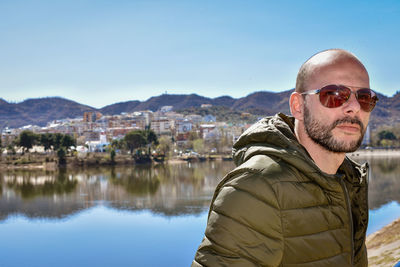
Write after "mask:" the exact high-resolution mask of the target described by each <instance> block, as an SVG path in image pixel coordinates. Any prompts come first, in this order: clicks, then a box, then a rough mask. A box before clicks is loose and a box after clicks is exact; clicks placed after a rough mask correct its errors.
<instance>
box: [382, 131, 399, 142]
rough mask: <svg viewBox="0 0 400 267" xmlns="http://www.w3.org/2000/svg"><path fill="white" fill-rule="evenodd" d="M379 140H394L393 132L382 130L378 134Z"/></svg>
mask: <svg viewBox="0 0 400 267" xmlns="http://www.w3.org/2000/svg"><path fill="white" fill-rule="evenodd" d="M378 137H379V140H383V139H387V140H396V139H397V137H396V135H394V133H393V132H391V131H387V130H383V131H380V132H379V133H378Z"/></svg>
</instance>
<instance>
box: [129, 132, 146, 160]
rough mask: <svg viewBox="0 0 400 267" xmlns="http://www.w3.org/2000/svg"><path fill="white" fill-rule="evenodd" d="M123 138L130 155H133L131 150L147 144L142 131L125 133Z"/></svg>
mask: <svg viewBox="0 0 400 267" xmlns="http://www.w3.org/2000/svg"><path fill="white" fill-rule="evenodd" d="M124 140H125V143H126V146H127V147H128V149H129V151H130V152H131V155H133V151H134V150H135V149H138V148H140V147H143V146H145V145H146V144H147V142H146V138H145V136H144V135H143V131H131V132H129V133H127V134H126V135H125V137H124Z"/></svg>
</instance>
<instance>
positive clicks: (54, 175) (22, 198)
mask: <svg viewBox="0 0 400 267" xmlns="http://www.w3.org/2000/svg"><path fill="white" fill-rule="evenodd" d="M232 168H233V163H232V162H205V163H188V164H175V165H156V166H152V167H149V166H136V167H108V168H93V169H85V170H69V171H58V172H44V171H38V170H36V171H12V172H6V173H2V174H0V186H1V187H0V188H1V195H0V220H5V219H6V218H7V217H8V216H9V215H12V214H23V215H25V216H27V217H46V218H64V217H66V216H69V215H72V214H74V213H76V212H79V211H80V210H82V209H87V208H89V207H93V206H96V205H103V206H108V207H112V208H114V209H122V210H143V209H146V210H151V211H152V212H153V213H158V214H162V215H165V216H174V215H182V214H199V213H201V212H204V211H205V210H207V209H208V205H209V201H210V199H211V196H212V194H213V191H214V188H215V186H216V185H217V184H218V182H219V180H220V179H221V178H222V177H223V175H224V174H225V173H226V172H228V171H229V170H231V169H232Z"/></svg>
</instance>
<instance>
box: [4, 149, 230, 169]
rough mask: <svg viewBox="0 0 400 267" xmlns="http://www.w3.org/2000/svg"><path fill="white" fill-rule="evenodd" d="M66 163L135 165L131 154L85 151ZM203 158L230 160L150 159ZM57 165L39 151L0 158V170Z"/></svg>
mask: <svg viewBox="0 0 400 267" xmlns="http://www.w3.org/2000/svg"><path fill="white" fill-rule="evenodd" d="M65 160H66V164H64V165H62V167H63V168H67V169H69V168H77V167H93V166H98V167H100V166H110V165H115V166H121V165H122V166H124V165H136V164H140V163H136V161H135V159H134V158H132V157H131V155H125V154H117V155H115V157H114V160H112V159H111V157H110V155H109V154H108V153H87V154H86V155H84V156H79V155H72V156H71V155H69V156H67V157H66V158H65ZM204 160H210V161H214V160H232V158H231V157H229V156H227V155H210V156H206V157H179V156H175V157H170V158H165V159H164V161H161V162H160V161H158V160H151V161H150V162H149V163H151V164H163V163H165V164H182V163H185V162H188V161H204ZM59 167H60V166H59V165H58V158H57V156H56V155H55V154H54V153H53V154H40V153H25V154H24V155H21V154H16V155H8V156H2V157H1V158H0V170H14V169H26V170H29V169H32V170H36V169H43V170H56V169H58V168H59Z"/></svg>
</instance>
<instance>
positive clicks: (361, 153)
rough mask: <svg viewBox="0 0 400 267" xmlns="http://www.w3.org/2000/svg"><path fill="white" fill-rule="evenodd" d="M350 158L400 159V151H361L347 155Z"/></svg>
mask: <svg viewBox="0 0 400 267" xmlns="http://www.w3.org/2000/svg"><path fill="white" fill-rule="evenodd" d="M347 155H348V156H350V157H365V158H369V157H371V158H372V157H400V149H359V150H357V151H355V152H352V153H348V154H347Z"/></svg>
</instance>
